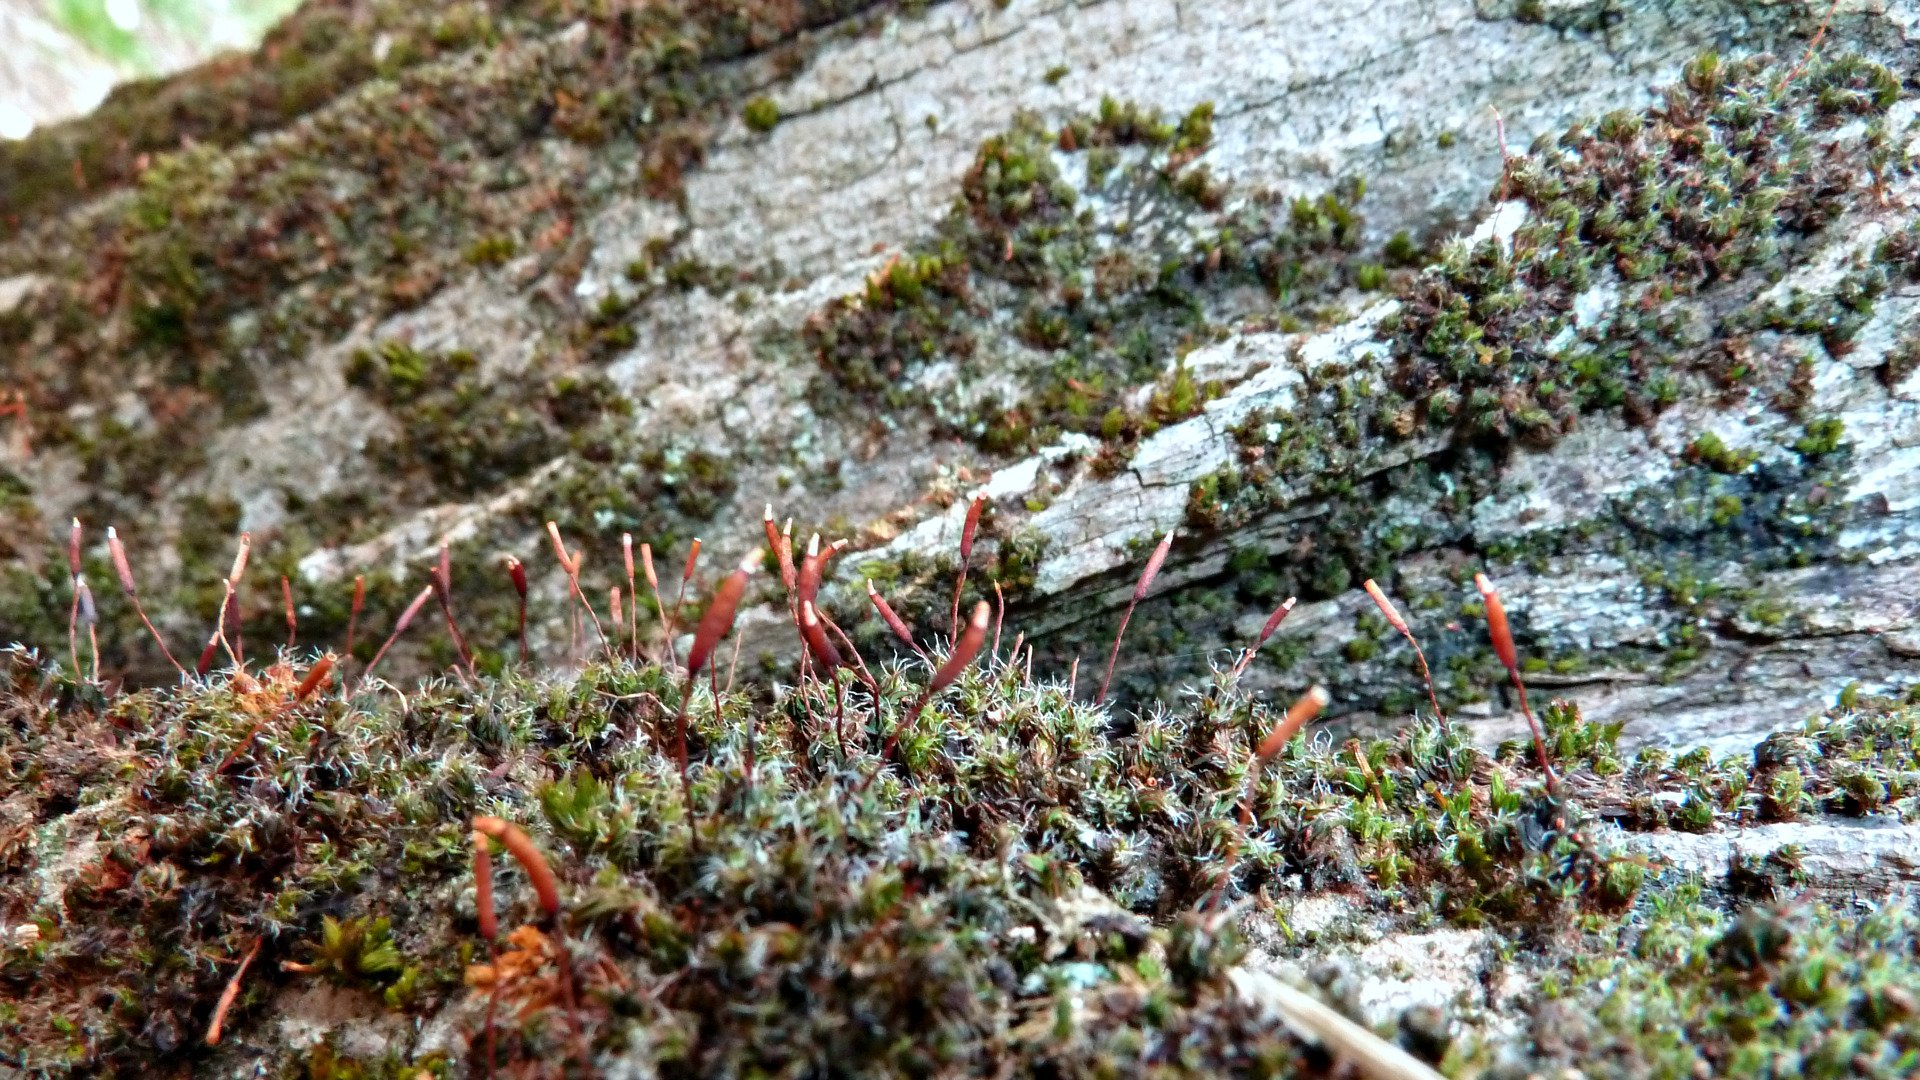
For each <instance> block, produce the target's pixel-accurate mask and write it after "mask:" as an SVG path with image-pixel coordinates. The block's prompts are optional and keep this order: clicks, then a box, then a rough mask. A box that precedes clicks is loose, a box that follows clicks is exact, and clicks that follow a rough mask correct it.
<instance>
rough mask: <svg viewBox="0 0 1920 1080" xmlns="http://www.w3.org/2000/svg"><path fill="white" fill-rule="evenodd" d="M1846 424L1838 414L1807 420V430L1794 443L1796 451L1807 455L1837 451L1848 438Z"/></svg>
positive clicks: (1821, 455)
mask: <svg viewBox="0 0 1920 1080" xmlns="http://www.w3.org/2000/svg"><path fill="white" fill-rule="evenodd" d="M1846 434H1847V429H1846V425H1845V424H1844V423H1842V422H1841V421H1840V418H1839V417H1837V416H1829V417H1822V418H1820V419H1817V420H1810V421H1808V422H1807V426H1806V429H1805V432H1804V433H1803V434H1802V435H1801V436H1800V438H1799V439H1798V440H1796V441H1795V442H1794V444H1793V449H1794V452H1796V453H1798V454H1801V455H1804V456H1806V457H1823V456H1825V455H1827V454H1833V453H1837V452H1838V451H1839V450H1840V449H1841V447H1842V446H1843V445H1845V444H1844V443H1843V442H1842V440H1843V439H1845V438H1846Z"/></svg>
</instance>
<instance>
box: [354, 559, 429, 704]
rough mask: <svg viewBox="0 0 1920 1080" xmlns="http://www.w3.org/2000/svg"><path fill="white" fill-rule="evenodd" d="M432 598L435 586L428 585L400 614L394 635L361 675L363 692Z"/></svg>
mask: <svg viewBox="0 0 1920 1080" xmlns="http://www.w3.org/2000/svg"><path fill="white" fill-rule="evenodd" d="M432 598H433V586H431V585H428V586H427V587H426V588H424V589H421V590H420V592H419V595H417V596H415V597H414V598H413V603H411V604H408V605H407V609H406V610H405V611H402V612H401V613H400V620H399V621H398V622H396V623H394V624H393V633H391V634H388V635H387V640H386V641H384V642H382V643H381V645H380V651H379V652H376V653H374V654H373V659H372V660H369V661H368V662H367V670H365V671H363V672H361V673H360V689H361V690H365V689H366V688H367V683H368V682H369V681H371V680H372V678H373V669H374V668H377V667H379V666H380V661H381V660H382V659H384V658H385V657H386V655H387V650H388V649H391V648H393V643H394V642H395V641H398V640H400V635H401V634H404V633H406V632H407V626H408V625H409V624H410V623H412V622H413V617H414V616H416V615H418V614H420V609H421V608H423V607H426V606H427V601H428V600H430V599H432Z"/></svg>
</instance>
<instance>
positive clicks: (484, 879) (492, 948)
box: [470, 829, 500, 1077]
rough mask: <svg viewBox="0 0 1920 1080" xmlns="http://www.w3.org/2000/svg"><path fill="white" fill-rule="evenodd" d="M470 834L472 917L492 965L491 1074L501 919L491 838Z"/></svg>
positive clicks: (491, 1069)
mask: <svg viewBox="0 0 1920 1080" xmlns="http://www.w3.org/2000/svg"><path fill="white" fill-rule="evenodd" d="M470 835H471V836H472V837H473V911H474V917H475V920H476V921H478V922H479V924H480V936H481V937H483V938H485V939H486V940H487V957H488V959H489V960H490V961H491V962H492V963H493V965H494V977H493V983H492V985H491V986H489V987H488V988H487V1015H486V1018H485V1020H484V1021H483V1024H484V1027H485V1030H486V1040H487V1076H489V1077H492V1076H493V1075H494V1037H493V1011H494V1004H495V1002H497V1001H498V1000H499V997H500V972H499V964H500V946H499V943H498V939H499V936H500V923H499V921H498V919H497V917H496V916H495V915H494V911H493V852H492V851H491V850H490V848H489V845H490V844H491V843H492V841H490V840H488V839H487V834H486V833H483V832H481V831H480V830H479V829H475V830H473V832H472V833H471V834H470Z"/></svg>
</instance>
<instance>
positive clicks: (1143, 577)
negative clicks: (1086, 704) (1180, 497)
mask: <svg viewBox="0 0 1920 1080" xmlns="http://www.w3.org/2000/svg"><path fill="white" fill-rule="evenodd" d="M1174 532H1175V530H1173V529H1168V530H1167V535H1165V536H1163V537H1161V538H1160V546H1159V547H1156V548H1154V549H1153V554H1152V555H1150V556H1148V557H1147V568H1146V569H1145V570H1142V571H1141V572H1140V582H1139V584H1137V585H1135V586H1134V587H1133V598H1132V599H1131V600H1128V601H1127V610H1126V613H1125V614H1123V615H1121V616H1120V629H1119V630H1117V631H1115V632H1114V635H1113V651H1112V652H1110V653H1108V654H1107V674H1106V677H1105V678H1103V679H1101V680H1100V695H1099V696H1098V697H1096V698H1094V699H1093V703H1094V704H1095V705H1098V704H1100V703H1101V702H1103V701H1105V700H1107V689H1108V687H1110V686H1111V685H1113V665H1114V664H1115V662H1117V661H1118V660H1119V659H1120V639H1121V638H1123V637H1125V636H1126V634H1127V623H1128V622H1131V621H1132V619H1133V609H1134V608H1135V607H1137V606H1139V604H1140V601H1142V600H1144V599H1146V596H1147V590H1148V589H1150V588H1152V587H1153V579H1154V576H1155V575H1157V574H1159V573H1160V567H1161V565H1162V564H1164V563H1165V562H1166V561H1167V553H1168V552H1169V551H1172V550H1173V534H1174Z"/></svg>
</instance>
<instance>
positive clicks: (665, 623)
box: [640, 543, 679, 664]
mask: <svg viewBox="0 0 1920 1080" xmlns="http://www.w3.org/2000/svg"><path fill="white" fill-rule="evenodd" d="M640 569H642V570H644V571H645V572H646V575H647V589H648V590H649V591H651V592H652V593H653V609H654V610H655V611H658V612H659V613H660V631H661V636H663V637H665V638H666V639H667V641H666V644H667V663H669V664H675V663H678V662H679V661H678V660H677V659H676V658H675V657H674V655H673V654H674V648H673V620H671V619H669V618H667V605H666V603H665V602H663V601H662V600H661V599H660V575H659V574H656V573H654V570H653V545H652V544H645V543H643V544H641V545H640Z"/></svg>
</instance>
